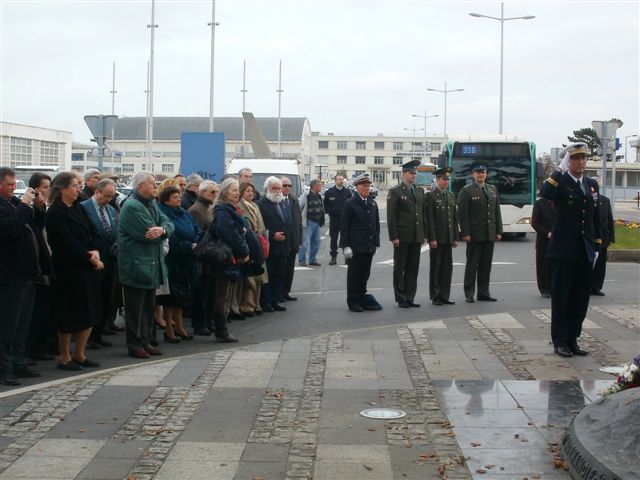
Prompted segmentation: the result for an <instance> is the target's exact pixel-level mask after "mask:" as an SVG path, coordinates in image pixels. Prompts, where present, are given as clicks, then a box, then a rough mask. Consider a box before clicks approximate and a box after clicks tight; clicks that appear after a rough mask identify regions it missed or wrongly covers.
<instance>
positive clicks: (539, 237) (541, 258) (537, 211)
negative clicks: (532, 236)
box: [531, 198, 556, 298]
mask: <svg viewBox="0 0 640 480" xmlns="http://www.w3.org/2000/svg"><path fill="white" fill-rule="evenodd" d="M555 218H556V206H555V204H554V203H553V202H552V201H551V200H548V199H546V198H538V199H537V200H536V202H535V203H534V204H533V212H532V213H531V226H532V227H533V229H534V230H535V231H536V279H537V281H538V290H539V291H540V295H542V296H543V297H544V298H550V297H551V293H550V291H549V259H548V258H547V248H548V247H549V239H550V238H551V228H552V227H553V222H554V220H555Z"/></svg>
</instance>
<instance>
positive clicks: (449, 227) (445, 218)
mask: <svg viewBox="0 0 640 480" xmlns="http://www.w3.org/2000/svg"><path fill="white" fill-rule="evenodd" d="M445 193H446V195H445ZM424 221H425V225H426V237H427V240H429V241H430V242H431V241H433V240H435V241H436V242H438V243H439V244H443V245H446V244H450V243H453V242H457V241H458V240H459V238H460V235H459V232H458V212H457V208H456V197H455V195H454V194H453V193H451V192H442V191H440V190H438V189H437V188H435V189H434V190H433V191H431V192H429V193H427V194H426V198H425V206H424Z"/></svg>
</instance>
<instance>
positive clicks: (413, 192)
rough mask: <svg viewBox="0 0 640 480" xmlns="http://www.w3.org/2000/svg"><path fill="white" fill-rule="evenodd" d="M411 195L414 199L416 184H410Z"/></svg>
mask: <svg viewBox="0 0 640 480" xmlns="http://www.w3.org/2000/svg"><path fill="white" fill-rule="evenodd" d="M411 195H413V199H414V200H415V199H416V186H415V185H411Z"/></svg>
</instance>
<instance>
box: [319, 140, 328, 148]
mask: <svg viewBox="0 0 640 480" xmlns="http://www.w3.org/2000/svg"><path fill="white" fill-rule="evenodd" d="M318 148H320V149H323V150H324V149H327V148H329V141H328V140H319V141H318Z"/></svg>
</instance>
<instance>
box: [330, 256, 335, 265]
mask: <svg viewBox="0 0 640 480" xmlns="http://www.w3.org/2000/svg"><path fill="white" fill-rule="evenodd" d="M336 263H337V262H336V256H335V255H331V261H330V262H329V265H335V264H336Z"/></svg>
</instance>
